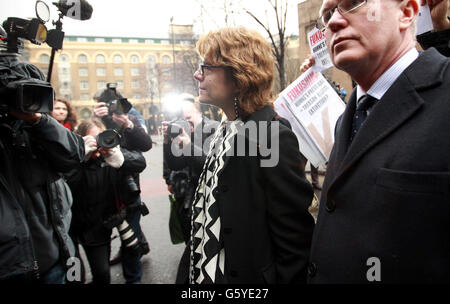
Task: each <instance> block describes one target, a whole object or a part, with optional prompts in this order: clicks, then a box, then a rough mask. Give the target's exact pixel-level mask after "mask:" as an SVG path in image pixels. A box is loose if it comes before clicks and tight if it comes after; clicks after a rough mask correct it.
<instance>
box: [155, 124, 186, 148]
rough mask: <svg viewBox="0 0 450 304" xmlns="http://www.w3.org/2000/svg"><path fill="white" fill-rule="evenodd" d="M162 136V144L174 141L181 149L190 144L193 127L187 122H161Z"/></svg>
mask: <svg viewBox="0 0 450 304" xmlns="http://www.w3.org/2000/svg"><path fill="white" fill-rule="evenodd" d="M161 125H162V131H163V135H164V143H166V144H167V143H169V139H170V141H174V140H175V143H178V144H179V145H180V146H181V147H182V146H184V145H189V144H190V143H191V136H190V134H191V133H192V132H193V129H194V126H193V124H192V122H190V121H187V120H175V121H170V122H168V121H163V122H162V123H161Z"/></svg>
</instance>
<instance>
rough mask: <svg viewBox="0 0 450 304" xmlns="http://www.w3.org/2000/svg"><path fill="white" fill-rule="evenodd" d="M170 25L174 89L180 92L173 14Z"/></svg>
mask: <svg viewBox="0 0 450 304" xmlns="http://www.w3.org/2000/svg"><path fill="white" fill-rule="evenodd" d="M170 27H171V29H172V57H173V90H174V91H175V92H178V88H177V86H176V85H177V71H176V65H175V36H174V33H173V16H172V17H170Z"/></svg>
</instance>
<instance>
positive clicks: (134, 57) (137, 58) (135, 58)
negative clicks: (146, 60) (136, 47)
mask: <svg viewBox="0 0 450 304" xmlns="http://www.w3.org/2000/svg"><path fill="white" fill-rule="evenodd" d="M131 63H132V64H137V63H139V57H138V56H136V55H133V56H131Z"/></svg>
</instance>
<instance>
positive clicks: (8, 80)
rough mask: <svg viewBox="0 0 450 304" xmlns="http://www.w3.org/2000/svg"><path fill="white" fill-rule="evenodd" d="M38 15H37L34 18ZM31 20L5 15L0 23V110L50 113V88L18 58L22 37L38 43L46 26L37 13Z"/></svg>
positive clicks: (51, 92) (31, 67)
mask: <svg viewBox="0 0 450 304" xmlns="http://www.w3.org/2000/svg"><path fill="white" fill-rule="evenodd" d="M38 18H39V19H38ZM38 18H33V19H31V20H27V19H21V18H16V17H9V18H7V19H6V20H5V21H4V22H3V26H0V38H1V39H0V42H1V43H0V49H1V51H0V114H4V113H7V112H8V111H9V109H15V110H18V111H21V112H24V113H50V112H51V111H52V110H53V101H54V95H55V93H54V90H53V88H52V86H51V85H50V83H48V82H46V81H44V75H43V74H42V72H41V71H40V70H39V69H38V68H37V67H35V66H33V65H31V64H28V63H23V62H20V61H19V59H18V55H19V53H20V52H21V51H22V50H23V39H28V40H29V41H31V43H34V44H41V43H43V42H45V41H46V39H47V28H46V27H45V25H44V21H43V20H42V19H41V18H40V17H39V15H38Z"/></svg>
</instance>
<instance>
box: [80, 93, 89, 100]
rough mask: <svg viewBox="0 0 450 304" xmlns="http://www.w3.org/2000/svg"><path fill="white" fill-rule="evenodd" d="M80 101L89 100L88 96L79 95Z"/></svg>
mask: <svg viewBox="0 0 450 304" xmlns="http://www.w3.org/2000/svg"><path fill="white" fill-rule="evenodd" d="M80 100H89V94H81V95H80Z"/></svg>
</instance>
